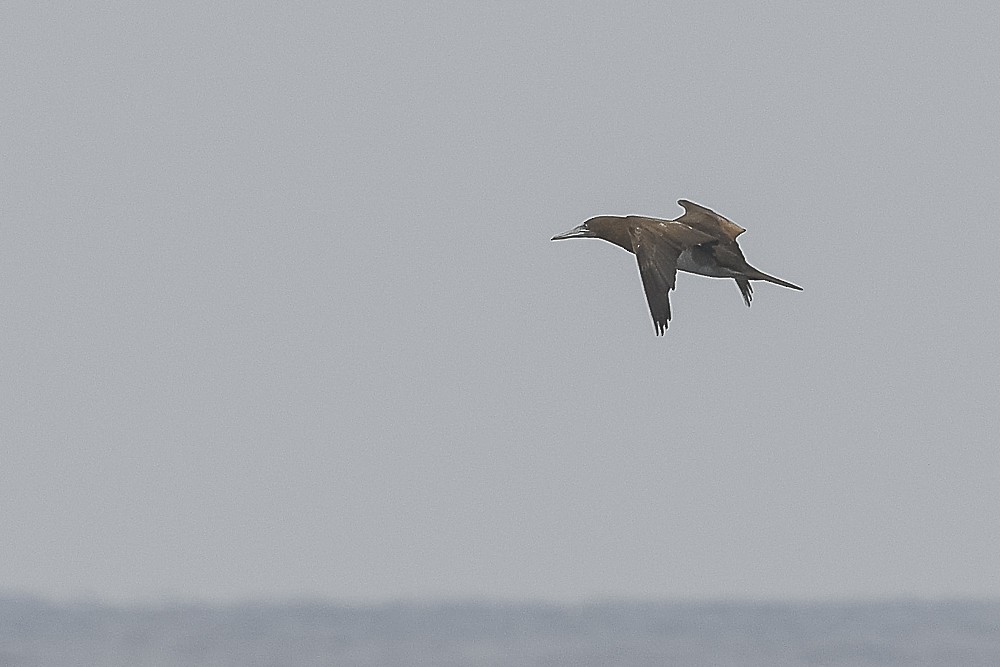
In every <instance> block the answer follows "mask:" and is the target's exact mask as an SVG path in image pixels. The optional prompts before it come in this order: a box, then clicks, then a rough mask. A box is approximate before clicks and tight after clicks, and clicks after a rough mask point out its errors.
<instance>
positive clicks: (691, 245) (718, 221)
mask: <svg viewBox="0 0 1000 667" xmlns="http://www.w3.org/2000/svg"><path fill="white" fill-rule="evenodd" d="M677 203H678V204H680V205H681V206H683V207H684V215H682V216H681V217H679V218H677V219H676V220H663V219H660V218H648V217H646V216H642V215H626V216H622V215H599V216H597V217H596V218H591V219H590V220H587V221H586V222H584V223H583V224H582V225H580V226H578V227H574V228H573V229H571V230H569V231H568V232H564V233H562V234H558V235H556V236H553V237H552V240H553V241H558V240H560V239H575V238H596V239H604V240H605V241H610V242H611V243H614V244H615V245H616V246H620V247H622V248H624V249H625V250H628V251H629V252H631V253H635V258H636V260H637V261H638V262H639V275H640V276H641V277H642V287H643V289H644V290H645V291H646V301H647V302H648V303H649V314H650V315H652V317H653V326H654V328H655V329H656V335H657V336H661V335H663V332H664V331H666V330H667V323H668V322H669V321H670V290H672V289H673V288H674V282H675V278H676V276H677V271H678V269H679V270H681V271H686V272H688V273H697V274H698V275H702V276H710V277H712V278H732V279H733V280H735V281H736V285H737V286H738V287H739V288H740V293H741V294H742V295H743V300H744V301H745V302H746V304H747V306H749V305H750V300H751V299H752V298H753V287H751V286H750V281H751V280H766V281H768V282H771V283H775V284H776V285H781V286H782V287H790V288H792V289H795V290H801V289H802V288H801V287H799V286H798V285H793V284H792V283H789V282H786V281H784V280H781V279H780V278H775V277H774V276H769V275H767V274H766V273H764V272H763V271H758V270H757V269H755V268H753V267H752V266H750V265H749V264H747V261H746V258H744V257H743V251H742V250H740V246H739V244H738V243H737V242H736V237H737V236H739V235H740V234H742V233H743V232H745V231H746V230H745V229H743V228H742V227H740V226H739V225H737V224H736V223H734V222H733V221H731V220H729V219H728V218H725V217H723V216H721V215H719V214H718V213H716V212H715V211H713V210H711V209H709V208H705V207H704V206H701V205H700V204H695V203H694V202H691V201H688V200H686V199H681V200H679V201H678V202H677Z"/></svg>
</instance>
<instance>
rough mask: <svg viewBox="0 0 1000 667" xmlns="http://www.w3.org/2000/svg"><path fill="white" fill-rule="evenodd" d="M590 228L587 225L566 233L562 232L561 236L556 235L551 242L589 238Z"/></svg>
mask: <svg viewBox="0 0 1000 667" xmlns="http://www.w3.org/2000/svg"><path fill="white" fill-rule="evenodd" d="M590 235H591V233H590V228H588V227H587V223H584V224H582V225H579V226H578V227H574V228H573V229H571V230H569V231H568V232H563V233H562V234H556V235H555V236H553V237H552V240H553V241H561V240H562V239H576V238H580V237H583V236H590Z"/></svg>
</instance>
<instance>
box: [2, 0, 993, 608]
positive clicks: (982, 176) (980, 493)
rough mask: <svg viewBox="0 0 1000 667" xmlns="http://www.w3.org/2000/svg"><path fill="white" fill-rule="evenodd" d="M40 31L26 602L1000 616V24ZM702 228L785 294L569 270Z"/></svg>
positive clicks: (526, 20)
mask: <svg viewBox="0 0 1000 667" xmlns="http://www.w3.org/2000/svg"><path fill="white" fill-rule="evenodd" d="M871 4H872V3H862V2H857V3H837V4H836V5H831V6H828V5H823V6H820V5H819V4H818V3H758V4H757V5H753V4H747V5H744V6H734V4H733V3H719V4H716V5H711V4H706V3H704V2H697V3H693V2H692V3H683V4H673V5H666V6H664V7H657V8H652V7H647V6H646V3H643V4H642V5H641V8H640V6H636V7H633V9H621V8H619V4H618V3H610V4H606V5H598V4H594V3H583V4H576V3H566V4H545V5H544V6H542V5H541V4H540V3H520V4H516V5H515V4H513V3H496V4H494V3H461V2H456V3H432V4H428V5H424V6H422V7H415V6H412V5H411V3H392V4H382V5H378V4H374V3H357V4H355V5H347V4H345V3H273V4H248V3H238V2H232V3H207V4H206V3H159V4H158V5H156V6H150V4H149V3H96V2H95V3H56V4H54V5H48V6H42V5H40V4H39V3H34V2H30V3H29V2H15V3H5V5H4V9H3V10H2V13H0V43H3V44H4V50H3V61H4V67H3V68H2V77H3V90H4V91H5V95H4V98H5V100H6V101H5V103H4V104H3V105H2V107H0V138H2V144H0V145H2V146H3V160H2V161H0V169H2V170H3V173H2V182H3V187H2V188H0V225H2V230H3V231H2V236H0V238H2V243H0V285H2V286H0V298H2V304H0V305H2V312H3V313H4V317H3V318H2V320H0V362H2V378H3V379H2V382H0V389H2V405H3V411H2V412H3V416H2V418H0V507H2V508H3V509H2V512H0V532H2V534H3V535H4V540H3V541H4V558H3V565H2V566H0V588H3V589H14V590H19V591H26V592H37V593H43V594H49V595H58V596H74V595H81V594H93V595H97V596H101V597H107V598H112V599H134V598H152V597H158V596H163V595H167V596H172V597H190V596H196V597H202V598H207V599H232V598H243V597H250V596H288V595H309V596H332V597H336V598H340V599H348V600H367V599H386V598H398V597H416V596H433V597H455V596H477V595H488V596H497V597H504V598H520V597H531V598H542V599H552V600H576V599H581V598H591V597H600V596H641V597H683V598H709V597H853V596H888V595H919V596H953V595H963V596H964V595H972V596H986V595H991V596H995V595H1000V541H998V539H997V534H998V533H997V525H998V524H997V521H998V517H1000V454H998V447H997V444H998V443H997V441H998V437H997V434H998V426H1000V423H998V422H1000V420H998V417H997V406H998V405H1000V379H998V378H1000V362H998V357H997V350H996V345H997V339H998V333H1000V332H998V323H1000V318H998V314H997V313H998V306H1000V304H998V298H997V293H998V288H1000V279H998V274H997V272H996V270H995V269H994V265H995V259H994V257H995V253H996V252H997V250H998V247H1000V244H998V239H997V233H996V229H997V212H998V211H1000V9H998V8H997V5H996V4H995V3H987V2H983V3H962V4H961V5H960V6H956V5H954V4H947V3H946V4H939V3H923V4H922V5H920V4H917V3H882V4H881V5H880V6H878V7H872V6H871ZM681 197H684V198H688V199H692V200H694V201H697V202H699V203H702V204H704V205H707V206H710V207H712V208H714V209H716V210H718V211H719V212H721V213H723V214H724V215H726V216H728V217H730V218H731V219H733V220H734V221H735V222H737V223H738V224H740V225H742V226H743V227H746V228H747V229H748V231H747V233H746V234H745V235H744V236H743V237H741V244H742V246H743V249H744V252H745V253H746V255H747V258H748V259H749V261H750V262H751V263H752V264H753V265H755V266H757V267H759V268H760V269H762V270H764V271H767V272H769V273H773V274H774V275H777V276H779V277H781V278H784V279H787V280H790V281H792V282H794V283H797V284H800V285H802V286H803V287H804V288H805V291H804V292H801V293H799V292H793V291H791V290H785V289H782V288H780V287H776V286H773V285H768V284H760V285H759V286H758V288H757V290H756V293H755V301H754V305H753V308H752V309H750V310H747V308H746V307H745V306H744V305H743V303H742V301H741V298H740V294H739V291H738V290H737V288H736V286H735V285H734V284H733V283H732V281H719V280H711V279H707V278H702V277H698V276H691V275H686V274H681V275H680V276H679V278H678V285H677V290H676V291H675V292H674V293H673V296H672V300H671V301H672V306H673V311H674V319H673V321H672V324H671V327H670V330H669V331H668V332H667V335H666V336H665V337H663V338H657V337H655V336H654V335H653V329H652V325H651V323H650V321H649V315H648V312H647V310H646V303H645V299H644V297H643V294H642V288H641V284H640V280H639V276H638V271H637V269H636V266H635V261H634V259H633V258H632V257H631V256H630V255H627V254H626V253H624V252H622V251H621V250H619V249H617V248H615V247H613V246H611V245H609V244H606V243H602V242H599V241H566V242H561V243H549V242H548V238H549V237H550V236H552V235H553V234H555V233H558V232H562V231H565V230H566V229H569V228H570V227H572V226H574V225H576V224H578V223H579V222H581V221H582V220H584V219H585V218H588V217H590V216H592V215H597V214H600V213H642V214H648V215H656V216H663V217H675V216H676V215H677V214H679V213H680V212H681V209H680V208H679V207H678V206H676V204H675V203H674V202H675V201H676V200H677V199H678V198H681Z"/></svg>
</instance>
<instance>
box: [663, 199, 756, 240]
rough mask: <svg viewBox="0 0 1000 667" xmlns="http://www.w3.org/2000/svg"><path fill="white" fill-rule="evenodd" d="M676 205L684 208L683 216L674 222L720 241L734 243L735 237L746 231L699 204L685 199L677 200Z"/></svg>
mask: <svg viewBox="0 0 1000 667" xmlns="http://www.w3.org/2000/svg"><path fill="white" fill-rule="evenodd" d="M677 203H678V204H680V205H681V206H683V207H684V215H682V216H681V217H679V218H677V220H676V222H683V223H684V224H685V225H688V226H689V227H693V228H695V229H697V230H698V231H700V232H704V233H706V234H710V235H712V236H713V237H715V238H716V239H719V240H720V241H735V240H736V237H737V236H739V235H740V234H742V233H743V232H745V231H746V230H745V229H743V228H742V227H740V226H739V225H737V224H736V223H735V222H733V221H732V220H730V219H728V218H725V217H723V216H721V215H719V214H718V213H716V212H715V211H713V210H712V209H710V208H705V207H704V206H702V205H701V204H695V203H694V202H693V201H688V200H687V199H679V200H678V201H677Z"/></svg>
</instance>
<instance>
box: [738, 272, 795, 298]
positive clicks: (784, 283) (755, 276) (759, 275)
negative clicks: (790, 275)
mask: <svg viewBox="0 0 1000 667" xmlns="http://www.w3.org/2000/svg"><path fill="white" fill-rule="evenodd" d="M747 278H749V279H750V280H766V281H767V282H769V283H774V284H775V285H781V286H782V287H790V288H791V289H797V290H799V291H800V292H801V291H802V288H801V287H799V286H798V285H793V284H792V283H790V282H787V281H785V280H782V279H781V278H775V277H774V276H769V275H767V274H766V273H764V272H763V271H758V270H757V269H754V273H751V274H749V275H747Z"/></svg>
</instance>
